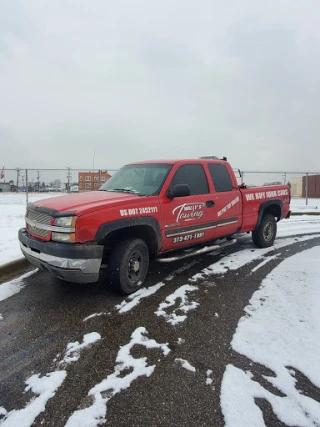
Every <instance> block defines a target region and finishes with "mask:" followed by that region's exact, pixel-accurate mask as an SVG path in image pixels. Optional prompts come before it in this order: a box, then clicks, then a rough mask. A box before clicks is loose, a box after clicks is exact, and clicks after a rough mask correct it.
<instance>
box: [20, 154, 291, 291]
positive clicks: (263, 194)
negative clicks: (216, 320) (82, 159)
mask: <svg viewBox="0 0 320 427" xmlns="http://www.w3.org/2000/svg"><path fill="white" fill-rule="evenodd" d="M290 200H291V195H290V188H289V187H288V186H287V185H274V186H273V185H272V186H264V187H251V188H247V187H246V186H245V185H240V186H239V185H238V183H237V179H236V176H235V173H234V171H233V169H232V168H231V166H230V164H229V163H228V162H227V159H226V158H223V159H218V158H216V157H212V158H200V159H197V160H167V161H159V160H157V161H151V162H140V163H134V164H129V165H126V166H124V167H122V168H121V169H120V170H119V171H117V172H116V173H115V174H114V175H113V176H112V177H111V178H110V179H109V180H108V181H107V182H106V183H105V184H104V185H102V187H101V188H100V189H99V191H92V192H84V193H79V194H69V195H65V196H58V197H53V198H49V199H45V200H39V201H37V202H36V203H34V204H29V205H28V207H27V213H26V228H22V229H20V230H19V240H20V247H21V250H22V252H23V254H24V255H25V257H26V258H27V259H28V260H29V261H30V262H31V263H32V264H34V265H35V266H36V267H38V268H41V269H45V270H47V271H49V272H50V273H52V274H53V275H54V276H56V277H58V278H60V279H62V280H65V281H69V282H78V283H89V282H95V281H97V280H98V278H99V273H100V269H101V265H107V266H108V270H109V280H110V282H111V283H113V284H114V285H115V286H116V287H117V289H118V290H119V291H121V292H122V293H125V294H130V293H132V292H135V291H136V290H137V289H139V288H140V287H141V285H142V284H143V282H144V280H145V277H146V275H147V272H148V267H149V261H150V260H154V259H155V260H158V261H160V262H171V261H176V260H178V259H182V258H185V257H189V256H194V255H195V254H200V253H203V252H209V251H212V250H215V249H218V248H222V247H225V246H228V245H232V244H234V243H235V242H236V240H235V239H234V235H235V234H237V233H248V232H252V239H253V243H254V244H255V245H256V246H258V247H260V248H265V247H269V246H272V245H273V242H274V239H275V237H276V232H277V221H280V220H281V219H283V218H289V217H290ZM217 241H218V242H220V243H217ZM190 247H193V250H188V251H185V249H186V248H190ZM172 251H176V252H175V253H172Z"/></svg>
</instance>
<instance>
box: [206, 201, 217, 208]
mask: <svg viewBox="0 0 320 427" xmlns="http://www.w3.org/2000/svg"><path fill="white" fill-rule="evenodd" d="M206 206H207V208H213V207H214V206H215V203H214V201H213V200H207V201H206Z"/></svg>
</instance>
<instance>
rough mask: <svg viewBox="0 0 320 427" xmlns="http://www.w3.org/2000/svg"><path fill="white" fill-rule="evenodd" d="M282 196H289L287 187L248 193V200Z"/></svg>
mask: <svg viewBox="0 0 320 427" xmlns="http://www.w3.org/2000/svg"><path fill="white" fill-rule="evenodd" d="M281 196H289V191H288V190H287V189H282V190H273V191H260V192H256V193H248V194H246V200H248V201H250V200H262V199H273V198H276V197H281Z"/></svg>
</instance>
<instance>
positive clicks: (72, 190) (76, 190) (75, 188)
mask: <svg viewBox="0 0 320 427" xmlns="http://www.w3.org/2000/svg"><path fill="white" fill-rule="evenodd" d="M70 193H79V186H78V185H72V186H71V187H70Z"/></svg>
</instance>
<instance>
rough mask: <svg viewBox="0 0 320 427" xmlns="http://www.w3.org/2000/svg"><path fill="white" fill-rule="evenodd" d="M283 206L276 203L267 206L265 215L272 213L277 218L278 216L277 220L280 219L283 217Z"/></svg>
mask: <svg viewBox="0 0 320 427" xmlns="http://www.w3.org/2000/svg"><path fill="white" fill-rule="evenodd" d="M281 210H282V209H281V206H280V205H278V204H274V205H269V206H267V207H266V208H265V209H264V211H263V215H265V214H271V215H273V216H274V217H275V218H277V221H280V219H281V214H282V212H281Z"/></svg>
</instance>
